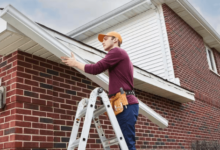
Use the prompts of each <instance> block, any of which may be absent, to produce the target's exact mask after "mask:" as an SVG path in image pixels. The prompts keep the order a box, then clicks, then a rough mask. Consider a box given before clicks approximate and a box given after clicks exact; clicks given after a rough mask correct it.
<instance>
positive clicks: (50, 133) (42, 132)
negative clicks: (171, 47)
mask: <svg viewBox="0 0 220 150" xmlns="http://www.w3.org/2000/svg"><path fill="white" fill-rule="evenodd" d="M40 135H54V133H53V131H49V130H40Z"/></svg>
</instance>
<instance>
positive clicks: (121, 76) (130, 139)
mask: <svg viewBox="0 0 220 150" xmlns="http://www.w3.org/2000/svg"><path fill="white" fill-rule="evenodd" d="M98 40H99V41H100V42H102V45H103V48H104V50H105V51H107V52H108V53H107V54H106V56H105V58H103V59H102V60H100V61H98V62H97V63H96V64H83V63H81V62H78V61H76V59H75V58H74V54H73V53H71V56H72V57H70V58H68V57H61V59H62V62H64V63H65V64H66V65H69V66H71V67H77V68H78V69H80V70H82V71H84V72H86V73H89V74H93V75H96V74H100V73H102V72H104V71H105V70H107V69H108V72H109V98H111V97H114V96H116V94H117V93H119V92H120V88H121V87H122V88H123V90H124V91H125V93H126V97H127V101H128V104H129V105H127V106H124V110H123V111H122V112H121V113H119V114H117V115H116V118H117V120H118V123H119V125H120V128H121V131H122V133H123V135H124V138H125V141H126V143H127V146H128V148H129V150H136V148H135V124H136V121H137V117H138V111H139V104H138V99H137V98H136V97H135V94H134V91H133V64H132V62H131V61H130V58H129V56H128V54H127V52H126V51H125V50H123V49H122V48H120V45H121V44H122V37H121V35H120V34H119V33H117V32H109V33H107V34H99V35H98Z"/></svg>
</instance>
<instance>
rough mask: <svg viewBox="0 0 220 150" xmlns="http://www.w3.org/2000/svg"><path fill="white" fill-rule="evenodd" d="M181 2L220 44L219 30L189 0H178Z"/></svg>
mask: <svg viewBox="0 0 220 150" xmlns="http://www.w3.org/2000/svg"><path fill="white" fill-rule="evenodd" d="M176 1H177V2H178V3H179V4H181V5H182V6H183V7H184V8H185V9H186V10H187V11H188V12H189V13H190V14H191V15H192V16H193V17H194V18H195V19H196V20H197V21H198V22H199V23H200V24H201V25H202V26H203V27H204V28H205V29H206V30H207V31H208V32H209V33H210V34H211V35H212V36H213V37H214V38H215V39H216V40H217V41H218V43H219V44H220V35H219V34H218V32H217V31H216V30H215V29H214V28H213V27H212V26H211V25H210V24H209V23H208V22H207V21H206V20H205V18H204V17H203V16H202V15H201V14H200V13H199V12H198V11H197V10H196V9H195V8H194V7H193V6H192V5H191V4H190V3H189V2H188V0H176Z"/></svg>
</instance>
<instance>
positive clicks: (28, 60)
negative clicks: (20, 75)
mask: <svg viewBox="0 0 220 150" xmlns="http://www.w3.org/2000/svg"><path fill="white" fill-rule="evenodd" d="M25 61H26V62H28V63H31V64H35V65H38V64H39V61H37V60H34V59H30V58H28V57H25Z"/></svg>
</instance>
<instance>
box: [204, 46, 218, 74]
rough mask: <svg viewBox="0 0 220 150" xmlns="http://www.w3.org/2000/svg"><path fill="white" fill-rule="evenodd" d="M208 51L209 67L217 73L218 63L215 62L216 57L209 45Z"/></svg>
mask: <svg viewBox="0 0 220 150" xmlns="http://www.w3.org/2000/svg"><path fill="white" fill-rule="evenodd" d="M206 53H207V59H208V64H209V68H210V69H211V70H212V71H214V72H215V73H217V69H216V64H215V58H214V55H213V52H212V50H211V49H210V48H208V47H207V48H206Z"/></svg>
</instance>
